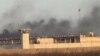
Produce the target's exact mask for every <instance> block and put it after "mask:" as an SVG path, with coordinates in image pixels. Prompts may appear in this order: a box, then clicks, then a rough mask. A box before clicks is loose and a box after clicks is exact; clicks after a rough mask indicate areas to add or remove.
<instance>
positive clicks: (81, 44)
mask: <svg viewBox="0 0 100 56" xmlns="http://www.w3.org/2000/svg"><path fill="white" fill-rule="evenodd" d="M76 47H100V43H58V44H31V45H30V48H35V49H36V48H76Z"/></svg>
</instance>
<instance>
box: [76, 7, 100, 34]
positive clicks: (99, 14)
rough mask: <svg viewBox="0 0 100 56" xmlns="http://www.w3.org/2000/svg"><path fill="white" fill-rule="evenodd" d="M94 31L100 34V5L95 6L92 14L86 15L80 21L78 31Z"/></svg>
mask: <svg viewBox="0 0 100 56" xmlns="http://www.w3.org/2000/svg"><path fill="white" fill-rule="evenodd" d="M88 32H94V33H96V34H100V7H99V6H95V7H94V8H93V10H92V12H91V15H90V16H86V17H84V18H83V19H81V20H80V21H79V26H78V27H77V33H81V34H87V33H88Z"/></svg>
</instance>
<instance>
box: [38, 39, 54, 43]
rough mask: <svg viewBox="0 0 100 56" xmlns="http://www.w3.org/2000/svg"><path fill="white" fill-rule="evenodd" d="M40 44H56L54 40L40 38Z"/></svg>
mask: <svg viewBox="0 0 100 56" xmlns="http://www.w3.org/2000/svg"><path fill="white" fill-rule="evenodd" d="M37 41H38V42H39V44H54V39H53V38H38V40H37Z"/></svg>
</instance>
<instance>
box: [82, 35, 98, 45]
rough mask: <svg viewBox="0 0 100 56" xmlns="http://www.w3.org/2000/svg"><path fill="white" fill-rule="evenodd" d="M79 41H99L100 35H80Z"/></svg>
mask: <svg viewBox="0 0 100 56" xmlns="http://www.w3.org/2000/svg"><path fill="white" fill-rule="evenodd" d="M80 43H100V37H88V36H87V37H86V36H81V37H80Z"/></svg>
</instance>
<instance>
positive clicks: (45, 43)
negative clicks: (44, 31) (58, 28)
mask: <svg viewBox="0 0 100 56" xmlns="http://www.w3.org/2000/svg"><path fill="white" fill-rule="evenodd" d="M21 32H22V48H23V49H34V48H35V49H36V48H76V47H100V36H95V34H94V33H93V32H90V33H89V34H88V35H79V36H73V35H70V36H58V37H55V36H41V37H36V39H33V40H32V41H35V42H34V43H31V44H30V40H29V38H30V37H29V32H30V29H22V30H21Z"/></svg>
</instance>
